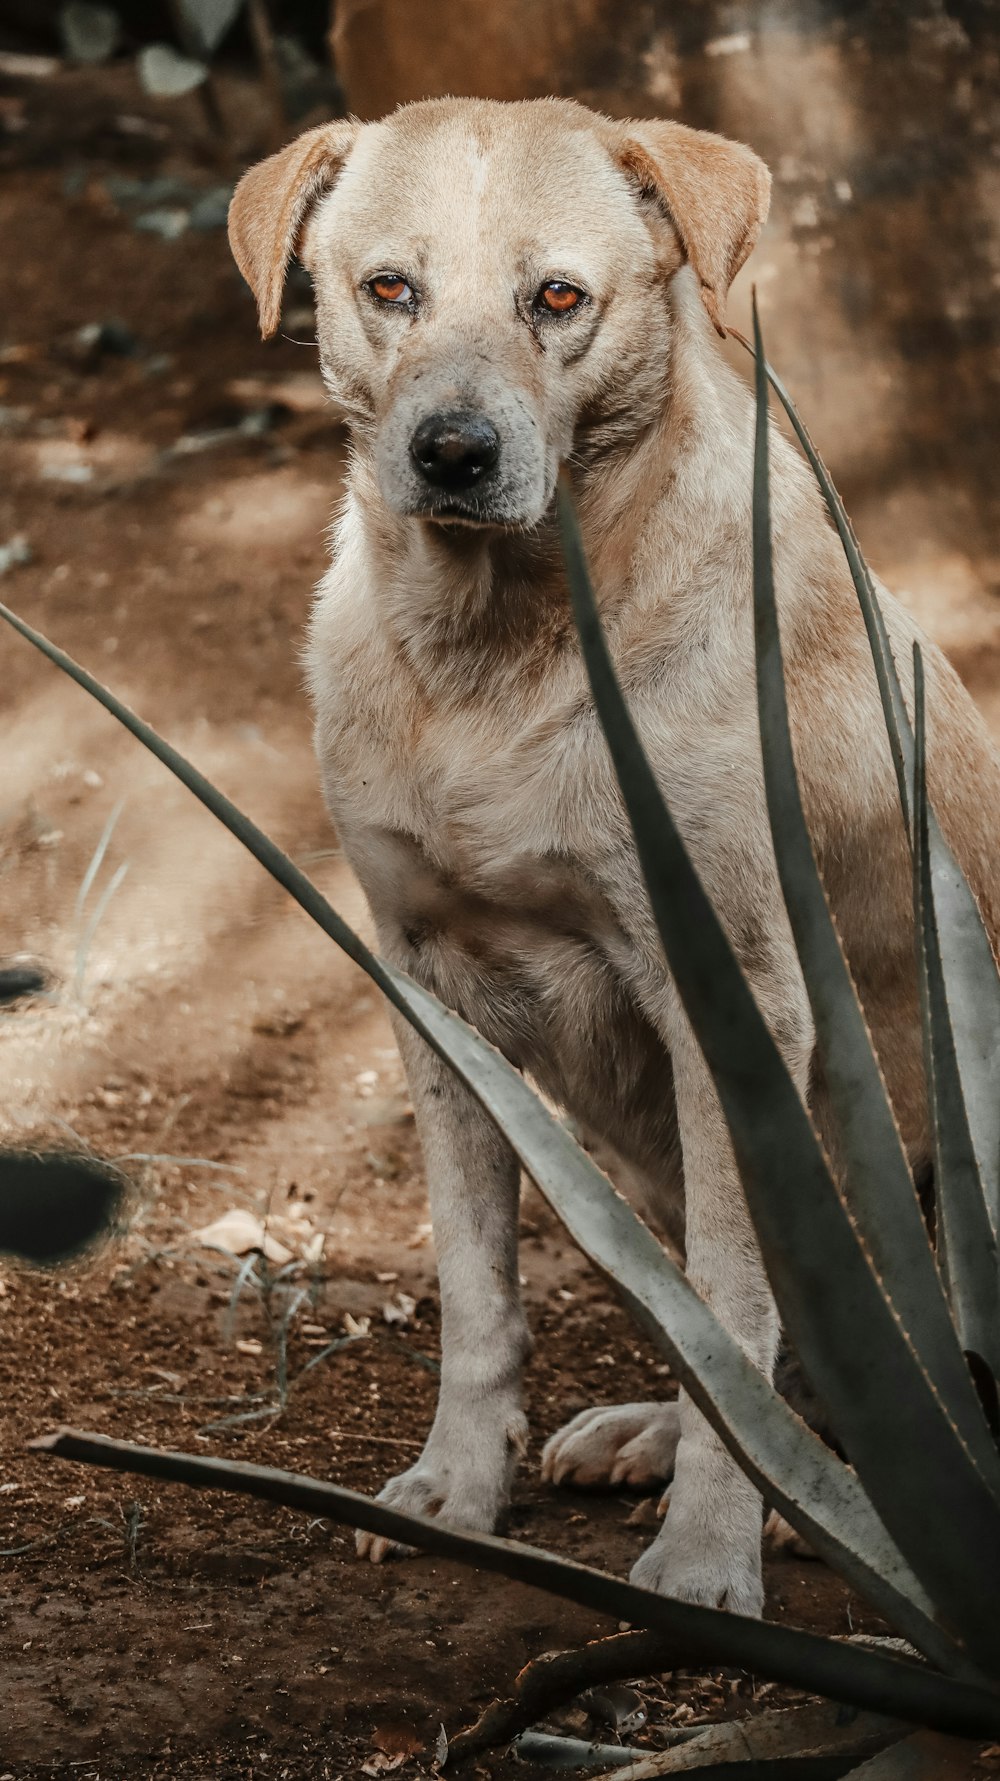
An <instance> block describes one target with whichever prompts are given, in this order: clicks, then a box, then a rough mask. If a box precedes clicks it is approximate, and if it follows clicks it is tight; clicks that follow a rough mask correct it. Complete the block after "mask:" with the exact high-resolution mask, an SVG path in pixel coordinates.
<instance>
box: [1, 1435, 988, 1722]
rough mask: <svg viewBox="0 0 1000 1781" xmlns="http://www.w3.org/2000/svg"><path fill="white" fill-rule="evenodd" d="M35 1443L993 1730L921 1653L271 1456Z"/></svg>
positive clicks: (696, 1649)
mask: <svg viewBox="0 0 1000 1781" xmlns="http://www.w3.org/2000/svg"><path fill="white" fill-rule="evenodd" d="M31 1446H32V1448H33V1449H34V1451H35V1452H39V1453H49V1454H52V1455H54V1456H56V1457H57V1458H63V1459H72V1460H78V1461H82V1462H83V1463H84V1464H85V1465H96V1466H108V1467H111V1468H112V1469H113V1470H115V1471H120V1472H122V1471H123V1472H130V1473H134V1474H137V1475H138V1476H140V1477H144V1478H162V1479H165V1480H173V1481H174V1482H176V1483H179V1484H189V1485H194V1486H195V1487H198V1486H201V1487H202V1488H212V1489H216V1490H228V1491H236V1492H238V1493H239V1494H240V1495H243V1496H255V1497H260V1498H261V1499H263V1500H264V1501H267V1502H272V1503H283V1504H285V1505H286V1506H287V1507H288V1508H292V1509H301V1510H304V1511H305V1513H306V1514H309V1515H321V1516H324V1517H325V1518H327V1519H328V1520H330V1521H334V1522H337V1523H339V1524H340V1525H341V1526H346V1527H360V1528H364V1529H365V1530H366V1531H368V1532H369V1533H374V1534H383V1535H385V1536H386V1537H387V1538H388V1539H390V1540H397V1541H401V1542H402V1543H404V1544H406V1545H410V1546H418V1547H420V1548H421V1550H423V1551H426V1552H433V1553H439V1554H440V1555H441V1556H442V1557H443V1558H454V1559H457V1560H458V1561H459V1562H460V1563H462V1564H471V1565H475V1566H476V1567H477V1568H478V1569H480V1570H485V1571H494V1572H497V1573H499V1574H500V1575H501V1576H504V1577H514V1578H516V1579H517V1580H518V1581H520V1582H522V1583H527V1584H529V1585H531V1586H532V1587H534V1588H537V1589H544V1590H548V1591H549V1592H550V1593H551V1594H553V1595H558V1596H562V1597H563V1598H564V1599H565V1600H567V1601H571V1602H578V1603H579V1604H580V1605H581V1607H585V1608H592V1609H595V1610H596V1611H597V1612H598V1613H601V1614H608V1615H611V1616H612V1618H614V1619H616V1620H628V1621H630V1622H632V1623H633V1624H634V1625H635V1626H642V1627H649V1628H651V1629H653V1630H655V1631H659V1632H662V1633H665V1634H666V1635H667V1637H668V1638H670V1639H671V1640H673V1639H675V1638H676V1641H677V1649H678V1651H679V1652H687V1653H688V1654H689V1658H688V1659H686V1660H685V1661H690V1662H695V1661H697V1660H698V1659H699V1658H700V1659H703V1660H705V1661H708V1662H710V1663H723V1664H732V1665H735V1666H737V1667H738V1668H740V1669H748V1670H754V1671H756V1672H757V1673H758V1674H761V1673H763V1674H767V1675H771V1676H775V1677H777V1678H778V1679H780V1680H782V1681H789V1682H792V1683H794V1684H796V1685H798V1686H799V1687H803V1688H808V1689H811V1690H814V1691H815V1692H816V1693H819V1694H826V1695H829V1696H830V1697H831V1698H832V1699H833V1700H844V1701H850V1702H852V1703H853V1704H854V1705H855V1706H858V1707H869V1708H871V1709H872V1710H873V1711H875V1712H877V1713H891V1714H894V1715H896V1716H897V1717H899V1718H902V1719H908V1720H910V1721H911V1722H912V1723H914V1724H919V1725H930V1726H935V1727H937V1728H939V1729H940V1730H941V1731H946V1732H952V1733H957V1734H958V1735H960V1736H961V1735H965V1736H969V1737H977V1736H978V1737H995V1736H997V1735H998V1734H1000V1694H998V1693H997V1692H996V1691H995V1690H993V1689H992V1688H984V1687H981V1686H978V1685H976V1684H974V1683H971V1682H964V1681H957V1680H955V1679H954V1678H953V1677H950V1676H937V1675H935V1674H934V1672H933V1670H929V1669H927V1668H926V1667H925V1666H924V1665H923V1664H913V1663H910V1662H902V1661H900V1660H899V1659H898V1658H895V1657H888V1656H886V1655H885V1654H884V1653H882V1652H879V1651H873V1650H862V1649H860V1648H859V1647H857V1646H852V1645H849V1644H847V1643H842V1642H841V1641H839V1640H836V1639H828V1638H823V1637H821V1636H820V1635H818V1634H816V1633H805V1632H799V1631H797V1630H793V1629H791V1628H789V1627H784V1626H776V1625H774V1624H773V1622H770V1621H762V1620H748V1619H746V1618H745V1617H744V1616H743V1615H741V1614H729V1613H726V1612H724V1611H723V1610H722V1609H720V1608H702V1607H698V1606H696V1605H695V1604H694V1603H692V1602H681V1601H677V1600H675V1599H674V1598H673V1597H672V1596H662V1595H656V1594H655V1593H654V1592H653V1591H652V1590H648V1589H639V1588H638V1587H637V1586H636V1585H635V1584H634V1583H625V1582H622V1581H621V1579H619V1578H618V1577H610V1576H608V1575H607V1573H606V1572H604V1571H595V1570H592V1569H591V1568H590V1566H588V1565H581V1564H575V1563H574V1562H573V1561H572V1560H569V1559H564V1558H556V1557H555V1556H554V1555H553V1554H552V1553H550V1552H543V1551H540V1550H539V1549H538V1548H537V1547H535V1546H528V1545H524V1544H522V1543H521V1542H520V1541H516V1540H505V1539H502V1538H500V1537H499V1536H497V1535H495V1534H478V1533H472V1532H470V1531H469V1530H467V1529H461V1528H453V1527H448V1526H447V1525H446V1524H445V1523H444V1522H442V1521H438V1520H433V1519H431V1518H429V1517H427V1516H423V1515H410V1514H407V1513H406V1512H405V1511H404V1510H401V1509H392V1508H390V1507H389V1505H388V1504H387V1503H380V1502H376V1501H373V1499H372V1498H371V1497H366V1496H363V1495H361V1493H360V1492H358V1491H354V1490H346V1489H345V1488H344V1487H343V1486H342V1485H337V1484H328V1483H326V1482H321V1481H319V1480H318V1479H314V1478H308V1477H303V1476H302V1475H300V1474H298V1473H295V1472H283V1471H279V1470H277V1469H276V1468H274V1467H272V1466H255V1465H248V1464H247V1463H246V1462H245V1461H241V1460H220V1459H209V1458H207V1457H206V1456H205V1455H203V1454H193V1453H172V1452H166V1451H164V1450H163V1449H161V1448H156V1447H145V1446H143V1445H141V1444H139V1443H136V1442H132V1441H116V1440H114V1439H111V1438H110V1437H109V1436H107V1435H93V1434H85V1433H82V1432H80V1431H78V1430H76V1429H60V1430H59V1431H58V1432H57V1433H56V1434H54V1435H46V1436H43V1437H42V1438H41V1439H39V1440H36V1441H33V1442H32V1443H31Z"/></svg>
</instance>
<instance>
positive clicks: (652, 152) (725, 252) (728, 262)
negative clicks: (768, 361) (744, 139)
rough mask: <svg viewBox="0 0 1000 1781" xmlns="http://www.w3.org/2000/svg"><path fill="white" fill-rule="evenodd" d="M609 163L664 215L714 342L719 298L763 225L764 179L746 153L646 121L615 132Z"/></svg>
mask: <svg viewBox="0 0 1000 1781" xmlns="http://www.w3.org/2000/svg"><path fill="white" fill-rule="evenodd" d="M620 129H621V135H620V136H619V139H618V144H617V152H616V159H617V161H618V164H619V166H621V167H622V168H624V170H625V172H626V173H628V174H629V175H630V177H631V178H632V179H634V180H635V181H636V183H637V184H638V187H639V190H640V191H641V192H642V194H643V196H644V197H647V198H651V199H653V200H654V201H655V202H656V203H657V204H658V205H659V207H660V208H661V209H662V210H664V211H665V212H666V214H667V216H668V217H669V219H670V221H671V222H672V223H673V225H674V228H675V229H676V231H677V234H678V236H679V237H680V242H681V246H682V248H683V250H684V254H685V257H686V259H687V261H688V264H689V265H690V266H692V267H693V268H694V271H695V273H696V274H697V276H698V279H699V282H700V284H701V300H702V302H703V303H704V305H705V308H706V309H707V310H708V313H709V315H710V316H711V318H712V322H713V325H714V326H715V328H716V329H717V330H718V332H719V333H720V334H722V335H725V332H726V321H725V317H726V295H727V293H728V290H729V287H730V285H731V284H732V282H733V279H734V278H735V277H736V274H737V272H738V271H739V269H740V267H741V266H742V265H743V262H744V260H746V259H747V258H748V257H749V255H750V253H751V250H752V249H753V246H754V244H755V242H756V240H757V237H758V235H759V234H760V231H761V229H762V228H763V226H764V223H765V221H766V219H767V211H768V205H769V203H770V198H771V175H770V173H769V172H768V170H767V168H766V167H765V165H764V163H763V161H762V160H761V159H760V157H759V156H758V155H755V154H754V152H753V150H752V149H750V148H745V147H744V145H743V144H742V143H741V142H730V141H729V140H728V138H727V137H725V136H714V135H712V134H711V132H710V131H708V130H689V129H688V128H687V127H686V126H685V125H684V124H675V123H673V122H672V121H670V120H667V119H660V118H654V119H650V120H649V121H648V122H642V123H633V122H631V121H629V122H628V123H625V124H623V125H621V126H620Z"/></svg>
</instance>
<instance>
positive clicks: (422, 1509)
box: [354, 1414, 527, 1565]
mask: <svg viewBox="0 0 1000 1781" xmlns="http://www.w3.org/2000/svg"><path fill="white" fill-rule="evenodd" d="M526 1441H527V1424H526V1423H525V1420H524V1417H523V1416H521V1415H520V1414H514V1415H511V1416H509V1417H508V1418H507V1420H506V1422H505V1423H504V1424H503V1425H501V1426H500V1427H499V1428H497V1429H496V1430H495V1431H492V1436H491V1437H487V1436H486V1434H485V1431H484V1434H483V1439H482V1440H481V1441H480V1442H478V1443H476V1444H475V1452H474V1453H473V1454H472V1455H470V1452H469V1445H470V1444H469V1443H466V1445H465V1449H464V1451H463V1452H462V1454H461V1456H460V1457H453V1458H452V1459H449V1458H448V1456H447V1452H446V1451H442V1449H441V1447H440V1445H438V1444H436V1443H435V1444H434V1445H433V1446H431V1445H429V1446H428V1447H427V1448H425V1450H424V1452H423V1453H422V1454H421V1456H420V1458H419V1459H418V1460H417V1463H416V1465H414V1466H411V1467H410V1469H409V1471H407V1472H401V1473H400V1474H399V1476H398V1477H397V1478H390V1480H389V1482H388V1484H387V1485H386V1486H385V1489H384V1490H381V1491H380V1492H379V1494H378V1497H377V1498H376V1501H377V1502H379V1503H385V1504H386V1506H387V1507H388V1508H390V1509H402V1510H403V1511H405V1513H407V1514H409V1515H429V1516H433V1517H434V1518H435V1519H436V1520H440V1521H446V1522H448V1523H449V1525H450V1526H452V1527H462V1528H470V1529H471V1530H472V1531H473V1533H480V1534H491V1533H492V1532H493V1531H494V1529H495V1528H496V1526H497V1523H498V1522H499V1521H500V1520H501V1518H502V1516H503V1514H504V1512H505V1510H506V1508H507V1502H508V1498H509V1495H510V1484H511V1478H512V1476H513V1472H514V1465H515V1463H516V1460H517V1458H518V1456H519V1455H521V1454H523V1453H524V1449H525V1445H526ZM354 1541H355V1549H356V1551H357V1554H358V1557H359V1558H366V1559H368V1560H370V1562H371V1563H372V1564H374V1565H379V1564H381V1563H382V1562H383V1560H384V1559H386V1558H407V1557H409V1556H410V1555H411V1554H412V1553H413V1552H414V1551H416V1550H417V1548H416V1547H413V1546H407V1545H405V1544H403V1542H402V1541H398V1540H393V1539H390V1538H389V1537H388V1536H387V1535H385V1534H370V1533H364V1532H363V1531H359V1532H358V1533H357V1534H355V1536H354Z"/></svg>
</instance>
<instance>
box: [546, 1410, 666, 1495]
mask: <svg viewBox="0 0 1000 1781" xmlns="http://www.w3.org/2000/svg"><path fill="white" fill-rule="evenodd" d="M679 1440H680V1416H679V1412H678V1407H677V1404H676V1403H666V1404H604V1405H598V1406H597V1407H596V1408H595V1409H591V1410H581V1412H580V1414H579V1416H574V1418H573V1420H572V1422H568V1423H567V1424H566V1426H565V1428H562V1429H560V1430H559V1433H558V1434H556V1435H553V1436H552V1438H551V1440H549V1441H546V1443H545V1446H544V1448H543V1449H542V1477H543V1478H544V1479H545V1480H546V1481H547V1482H548V1483H550V1484H570V1485H575V1486H576V1487H577V1488H578V1489H594V1488H600V1487H601V1486H602V1485H603V1486H604V1487H605V1488H610V1489H614V1488H616V1487H621V1486H625V1487H626V1488H627V1489H629V1490H648V1489H649V1488H650V1487H651V1486H653V1485H657V1484H662V1483H663V1482H664V1481H665V1479H667V1478H669V1477H670V1475H671V1473H672V1471H673V1469H674V1457H675V1455H676V1453H677V1443H678V1441H679Z"/></svg>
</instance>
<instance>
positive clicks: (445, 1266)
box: [357, 1019, 529, 1563]
mask: <svg viewBox="0 0 1000 1781" xmlns="http://www.w3.org/2000/svg"><path fill="white" fill-rule="evenodd" d="M394 1025H395V1029H396V1038H397V1041H398V1044H399V1048H400V1051H401V1053H402V1057H403V1062H404V1064H405V1066H406V1074H407V1079H408V1081H409V1085H410V1093H411V1096H412V1099H413V1106H414V1111H415V1114H416V1119H417V1128H418V1131H419V1133H420V1138H421V1143H422V1146H423V1152H424V1162H425V1166H426V1171H427V1182H428V1188H429V1191H430V1202H431V1218H432V1220H433V1226H434V1243H435V1247H436V1250H437V1263H438V1277H439V1280H440V1287H441V1385H440V1391H439V1394H438V1404H437V1411H436V1414H435V1417H434V1423H433V1426H432V1428H431V1432H430V1434H429V1435H428V1437H427V1443H426V1445H425V1447H424V1450H423V1453H422V1454H421V1456H420V1458H419V1459H418V1460H417V1462H416V1464H415V1465H413V1466H411V1467H410V1469H409V1470H408V1471H406V1472H403V1473H401V1474H400V1476H399V1477H398V1478H393V1479H392V1480H391V1481H390V1482H389V1483H388V1484H387V1485H386V1487H385V1489H384V1490H383V1491H382V1493H381V1497H380V1501H382V1502H385V1503H390V1504H391V1505H392V1506H393V1507H394V1508H399V1509H407V1510H411V1511H413V1512H414V1513H415V1514H419V1515H433V1514H438V1515H440V1517H441V1519H442V1520H443V1521H450V1522H453V1523H454V1524H455V1525H456V1526H459V1527H468V1528H476V1529H479V1530H480V1531H482V1532H485V1533H489V1532H491V1531H492V1529H493V1528H494V1527H495V1526H496V1524H497V1522H498V1520H499V1519H500V1517H501V1516H502V1514H503V1511H504V1509H505V1508H506V1505H507V1500H508V1496H509V1493H510V1485H511V1479H512V1477H513V1473H514V1467H515V1465H516V1463H517V1460H518V1458H519V1456H520V1455H522V1454H523V1452H524V1449H525V1441H526V1433H527V1424H526V1422H525V1417H524V1412H523V1410H522V1408H521V1371H522V1367H523V1364H524V1360H525V1357H526V1355H527V1352H528V1348H529V1338H528V1333H527V1325H526V1323H525V1318H524V1313H523V1311H522V1308H521V1296H520V1288H519V1282H518V1269H517V1227H518V1189H519V1184H520V1170H519V1167H518V1163H517V1159H516V1157H515V1156H514V1153H513V1151H512V1150H511V1148H510V1145H509V1144H508V1143H507V1142H506V1140H505V1139H504V1138H503V1137H502V1136H501V1135H500V1133H499V1132H498V1131H497V1129H496V1127H495V1125H494V1124H493V1122H492V1120H490V1119H489V1118H488V1117H487V1115H486V1114H485V1113H484V1112H483V1110H482V1108H481V1107H480V1106H479V1103H478V1102H477V1101H475V1100H474V1099H473V1097H472V1096H471V1095H470V1094H469V1092H468V1090H467V1089H466V1088H465V1087H464V1086H463V1084H462V1083H460V1082H459V1080H458V1078H457V1077H456V1076H455V1075H453V1073H452V1072H451V1071H450V1070H449V1069H448V1068H447V1066H446V1065H445V1064H443V1063H442V1062H441V1061H440V1059H439V1058H438V1057H437V1056H436V1055H435V1054H434V1053H433V1052H432V1051H431V1049H430V1047H429V1046H428V1045H426V1044H425V1043H424V1041H423V1040H422V1039H420V1038H418V1037H417V1035H416V1034H415V1033H414V1032H413V1031H412V1029H411V1028H410V1027H409V1026H407V1025H406V1023H405V1022H404V1021H402V1020H400V1019H397V1020H395V1021H394ZM357 1547H358V1552H359V1553H360V1554H361V1555H362V1557H367V1558H370V1559H372V1560H373V1561H374V1562H375V1563H378V1562H379V1561H380V1560H381V1559H382V1558H384V1557H385V1556H386V1554H387V1553H388V1552H389V1551H391V1550H392V1549H393V1548H392V1545H391V1542H389V1541H387V1540H384V1539H381V1538H378V1537H376V1536H375V1535H372V1534H364V1533H361V1534H359V1535H358V1536H357ZM396 1550H400V1549H399V1548H396Z"/></svg>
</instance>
